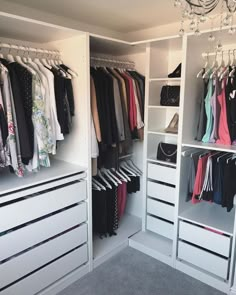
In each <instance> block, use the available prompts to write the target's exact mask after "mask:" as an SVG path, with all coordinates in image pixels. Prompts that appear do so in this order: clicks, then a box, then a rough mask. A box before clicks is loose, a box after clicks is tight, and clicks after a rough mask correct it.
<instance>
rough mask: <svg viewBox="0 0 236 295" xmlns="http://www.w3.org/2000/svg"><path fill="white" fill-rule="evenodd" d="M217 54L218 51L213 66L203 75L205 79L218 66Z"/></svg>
mask: <svg viewBox="0 0 236 295" xmlns="http://www.w3.org/2000/svg"><path fill="white" fill-rule="evenodd" d="M217 54H218V52H217V51H216V54H215V58H214V61H213V63H212V66H211V67H210V68H209V69H208V70H207V71H206V72H205V74H204V75H203V76H202V78H203V79H205V78H207V77H208V75H209V74H210V72H211V71H212V70H213V69H214V68H216V67H218V61H217Z"/></svg>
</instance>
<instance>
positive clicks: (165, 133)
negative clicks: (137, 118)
mask: <svg viewBox="0 0 236 295" xmlns="http://www.w3.org/2000/svg"><path fill="white" fill-rule="evenodd" d="M148 134H156V135H162V136H168V137H178V134H176V133H167V132H165V131H164V130H156V131H155V130H149V131H148Z"/></svg>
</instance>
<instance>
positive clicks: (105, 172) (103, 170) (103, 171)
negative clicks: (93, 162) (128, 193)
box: [101, 168, 118, 187]
mask: <svg viewBox="0 0 236 295" xmlns="http://www.w3.org/2000/svg"><path fill="white" fill-rule="evenodd" d="M101 172H102V173H104V175H106V177H107V178H108V179H109V180H110V181H111V182H112V183H113V184H114V185H115V186H116V187H117V186H118V183H117V182H116V181H115V180H114V178H113V177H111V176H110V175H109V174H108V173H107V170H106V169H105V168H102V169H101Z"/></svg>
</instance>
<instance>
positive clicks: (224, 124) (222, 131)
mask: <svg viewBox="0 0 236 295" xmlns="http://www.w3.org/2000/svg"><path fill="white" fill-rule="evenodd" d="M221 86H222V88H221V91H220V94H219V95H218V101H219V104H220V108H221V110H220V118H219V130H218V133H219V139H218V140H217V141H216V143H218V144H225V145H231V138H230V134H229V128H228V121H227V109H226V98H225V87H226V80H225V79H224V80H223V81H222V85H221Z"/></svg>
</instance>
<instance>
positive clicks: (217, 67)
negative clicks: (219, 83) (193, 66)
mask: <svg viewBox="0 0 236 295" xmlns="http://www.w3.org/2000/svg"><path fill="white" fill-rule="evenodd" d="M224 65H225V62H224V53H223V51H222V52H221V63H220V64H218V66H215V68H214V70H213V72H212V74H211V75H210V79H213V78H214V77H215V75H217V76H218V72H219V71H220V69H221V68H222V67H224Z"/></svg>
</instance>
